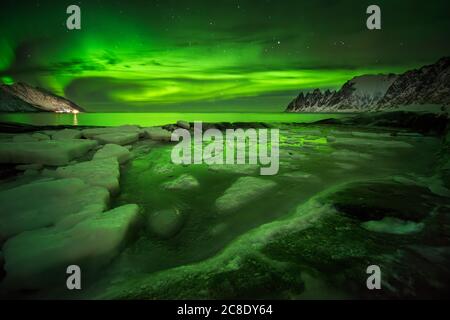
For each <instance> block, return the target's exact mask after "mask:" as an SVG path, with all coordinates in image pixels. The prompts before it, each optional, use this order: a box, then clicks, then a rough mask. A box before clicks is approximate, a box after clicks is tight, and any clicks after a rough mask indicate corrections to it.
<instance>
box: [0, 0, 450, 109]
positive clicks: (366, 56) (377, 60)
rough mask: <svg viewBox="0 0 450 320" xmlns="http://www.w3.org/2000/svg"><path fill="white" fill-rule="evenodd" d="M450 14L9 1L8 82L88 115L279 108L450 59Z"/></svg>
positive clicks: (263, 1) (210, 2)
mask: <svg viewBox="0 0 450 320" xmlns="http://www.w3.org/2000/svg"><path fill="white" fill-rule="evenodd" d="M70 4H77V5H79V6H80V7H81V16H82V18H81V23H82V29H81V30H73V31H69V30H67V28H66V19H67V17H68V15H67V14H66V8H67V6H68V5H70ZM370 4H377V5H379V6H380V7H381V10H382V30H379V31H369V30H368V29H367V28H366V18H367V14H366V8H367V6H368V5H370ZM449 14H450V1H448V0H445V1H436V0H428V1H412V0H405V1H393V0H390V1H379V0H377V1H364V0H362V1H338V0H326V1H325V0H324V1H317V0H314V1H312V0H308V1H305V0H294V1H287V0H286V1H283V0H277V1H275V0H255V1H250V0H248V1H247V0H228V1H226V0H207V1H206V0H205V1H204V0H198V1H194V0H190V1H183V0H159V1H158V0H147V1H132V0H128V1H124V0H120V1H113V0H108V1H106V0H104V1H100V0H97V1H87V0H85V1H64V0H63V1H61V0H60V1H32V0H31V1H20V3H19V2H18V1H9V0H7V1H5V0H2V2H1V5H0V30H1V31H0V82H3V83H13V82H18V81H24V82H27V83H30V84H32V85H37V86H40V87H43V88H46V89H49V90H52V91H54V92H55V93H57V94H60V95H63V96H66V97H68V98H69V99H72V100H73V101H74V102H76V103H77V104H79V105H80V106H82V107H84V108H85V109H87V110H88V111H99V112H102V111H186V112H195V111H211V112H215V111H222V112H223V111H281V110H283V109H284V108H285V107H286V105H287V103H288V102H289V101H290V100H291V99H292V98H294V97H295V96H296V95H297V94H298V93H299V91H300V90H308V89H311V88H316V87H318V88H338V87H340V86H341V85H342V84H343V83H344V82H345V81H346V80H347V79H349V78H351V77H353V76H355V75H360V74H364V73H381V72H383V73H385V72H402V71H405V70H407V69H409V68H415V67H419V66H421V65H424V64H429V63H433V62H435V61H436V60H437V59H439V58H440V57H442V56H446V55H450V41H449V32H450V19H449Z"/></svg>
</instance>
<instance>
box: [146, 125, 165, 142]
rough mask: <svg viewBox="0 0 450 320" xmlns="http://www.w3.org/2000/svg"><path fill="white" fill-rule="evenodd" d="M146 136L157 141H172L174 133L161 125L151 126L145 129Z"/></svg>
mask: <svg viewBox="0 0 450 320" xmlns="http://www.w3.org/2000/svg"><path fill="white" fill-rule="evenodd" d="M143 130H144V132H145V136H146V137H147V138H149V139H151V140H155V141H170V140H171V136H172V133H171V132H170V131H169V130H166V129H163V128H161V127H149V128H144V129H143Z"/></svg>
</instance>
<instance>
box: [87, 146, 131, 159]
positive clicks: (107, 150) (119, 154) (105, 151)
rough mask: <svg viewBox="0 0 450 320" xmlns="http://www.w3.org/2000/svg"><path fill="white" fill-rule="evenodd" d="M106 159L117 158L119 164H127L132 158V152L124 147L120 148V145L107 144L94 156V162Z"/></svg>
mask: <svg viewBox="0 0 450 320" xmlns="http://www.w3.org/2000/svg"><path fill="white" fill-rule="evenodd" d="M106 158H115V159H117V161H119V163H121V164H122V163H125V162H127V161H128V160H130V158H131V153H130V151H129V150H128V149H127V148H125V147H122V146H119V145H118V144H112V143H109V144H105V145H104V146H103V148H101V149H100V150H98V151H97V152H96V153H95V154H94V158H93V159H94V160H98V159H106Z"/></svg>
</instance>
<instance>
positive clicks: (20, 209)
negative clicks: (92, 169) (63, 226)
mask: <svg viewBox="0 0 450 320" xmlns="http://www.w3.org/2000/svg"><path fill="white" fill-rule="evenodd" d="M108 201H109V193H108V191H107V190H106V189H105V188H101V187H91V186H89V185H87V184H86V183H84V182H83V181H82V180H80V179H60V180H51V181H43V182H34V183H30V184H26V185H22V186H19V187H16V188H12V189H8V190H5V191H2V192H0V220H1V221H2V223H1V224H0V238H3V239H4V238H8V237H10V236H12V235H15V234H18V233H20V232H23V231H27V230H33V229H37V228H43V227H47V226H50V225H53V224H55V223H56V222H58V221H59V220H61V219H63V218H65V217H67V216H68V215H71V214H75V213H77V212H80V211H82V210H83V209H85V208H86V207H88V206H91V205H98V206H99V207H100V208H101V209H104V208H106V206H107V203H108Z"/></svg>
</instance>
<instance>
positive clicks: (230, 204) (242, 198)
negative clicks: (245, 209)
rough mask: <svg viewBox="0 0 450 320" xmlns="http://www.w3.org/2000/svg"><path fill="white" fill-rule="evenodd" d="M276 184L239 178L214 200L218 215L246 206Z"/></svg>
mask: <svg viewBox="0 0 450 320" xmlns="http://www.w3.org/2000/svg"><path fill="white" fill-rule="evenodd" d="M275 186H276V182H274V181H271V180H266V179H263V178H255V177H241V178H239V179H238V180H237V181H236V182H235V183H233V184H232V185H231V187H229V188H228V189H227V190H226V191H225V193H224V194H223V195H222V196H221V197H220V198H218V199H217V200H216V203H215V205H216V209H217V210H218V212H219V213H225V212H229V211H232V210H235V209H238V208H240V207H242V206H243V205H245V204H248V203H249V202H251V201H254V200H255V199H257V198H259V197H260V196H262V195H263V194H265V193H266V192H268V191H270V190H272V189H273V188H275Z"/></svg>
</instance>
